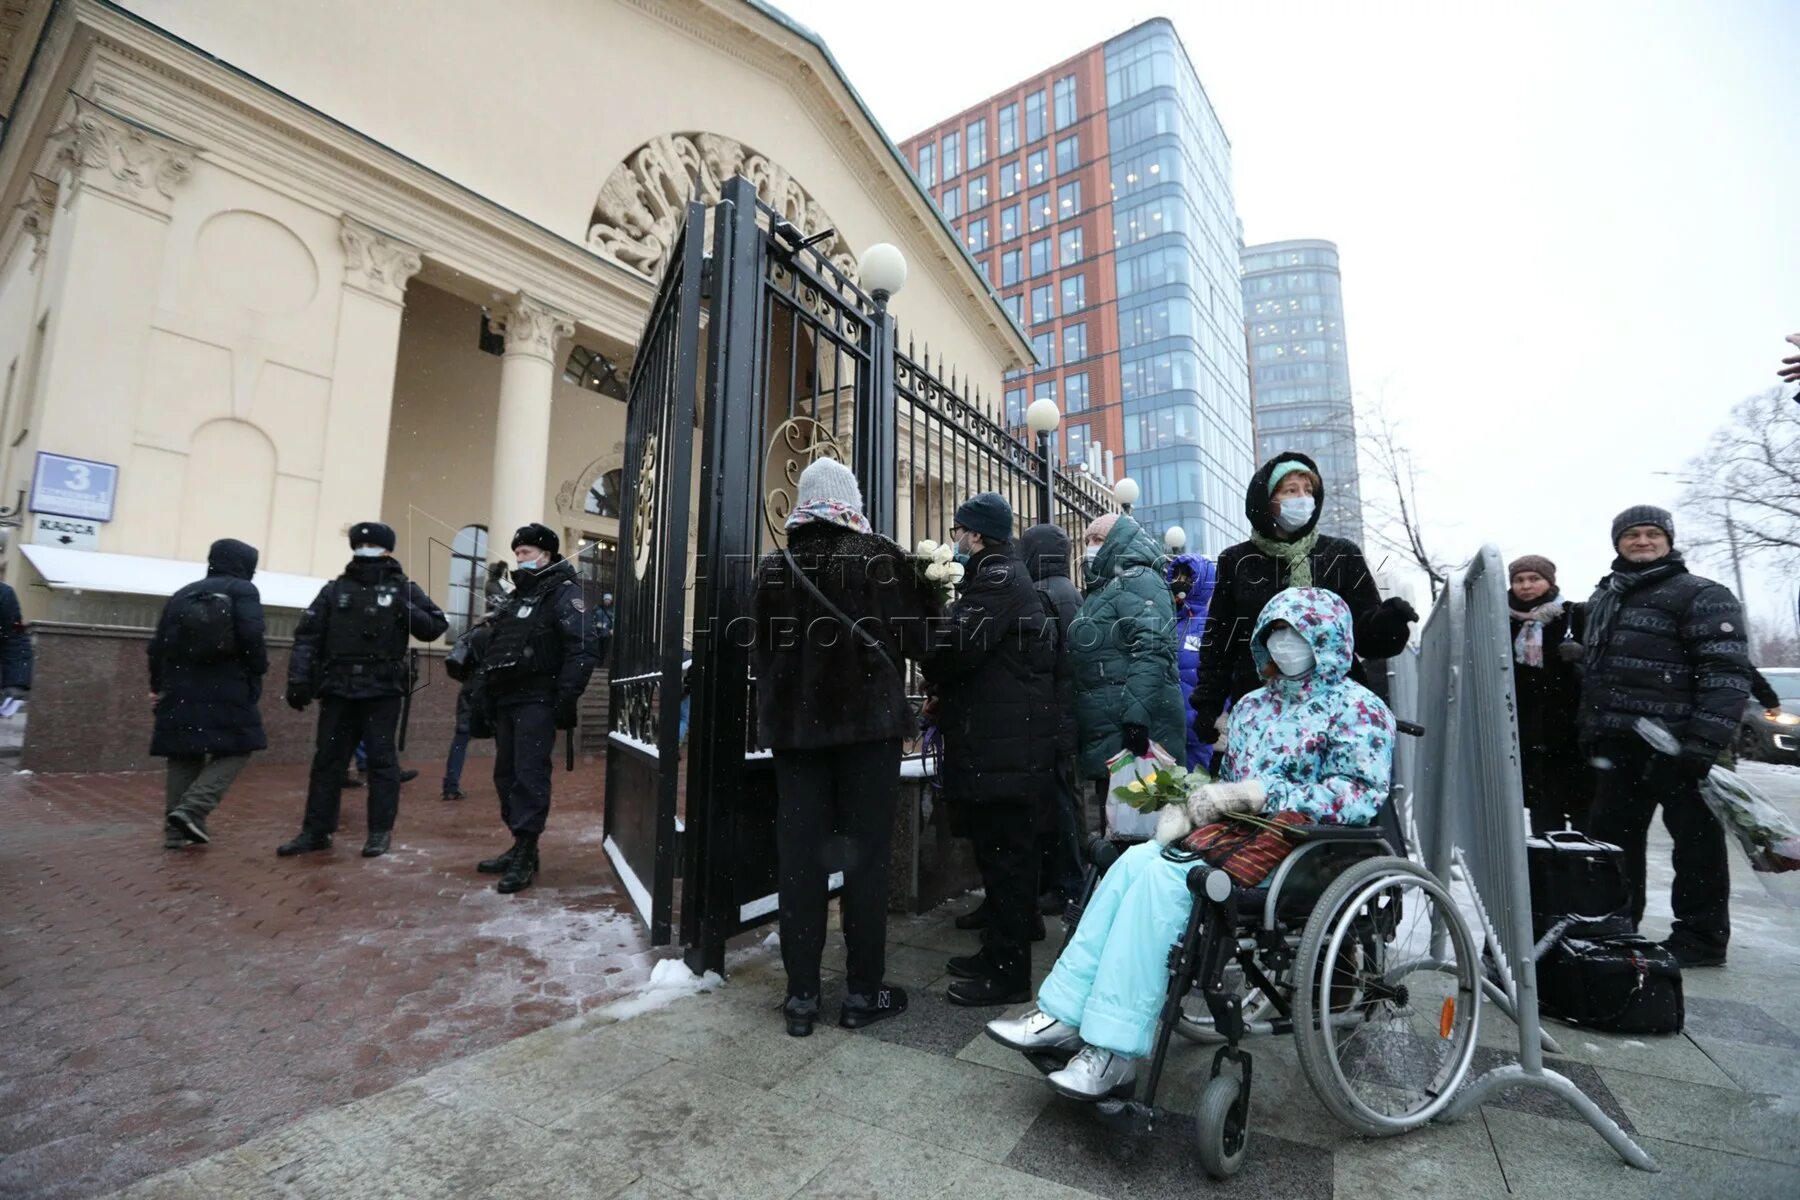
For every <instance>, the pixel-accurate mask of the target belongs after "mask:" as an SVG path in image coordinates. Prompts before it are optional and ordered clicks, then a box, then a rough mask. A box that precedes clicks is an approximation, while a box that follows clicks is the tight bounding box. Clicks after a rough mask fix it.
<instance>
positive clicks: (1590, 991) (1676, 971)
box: [1537, 933, 1687, 1033]
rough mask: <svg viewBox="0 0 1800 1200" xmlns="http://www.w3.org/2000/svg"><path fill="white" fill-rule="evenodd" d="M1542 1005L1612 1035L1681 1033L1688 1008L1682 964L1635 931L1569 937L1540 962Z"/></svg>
mask: <svg viewBox="0 0 1800 1200" xmlns="http://www.w3.org/2000/svg"><path fill="white" fill-rule="evenodd" d="M1537 987H1538V1008H1539V1010H1540V1011H1542V1012H1543V1013H1544V1014H1545V1015H1546V1016H1551V1017H1555V1018H1556V1019H1557V1020H1559V1021H1566V1022H1568V1023H1569V1024H1571V1025H1580V1026H1582V1027H1584V1028H1587V1029H1598V1030H1602V1031H1604V1032H1607V1033H1680V1032H1681V1027H1682V1025H1683V1024H1684V1023H1685V1022H1686V1019H1687V1011H1686V1007H1685V1006H1684V1004H1683V1002H1682V995H1681V964H1680V963H1679V962H1677V961H1676V959H1675V956H1674V955H1673V954H1671V953H1670V952H1669V951H1668V949H1667V948H1665V947H1663V946H1660V945H1658V944H1657V943H1655V942H1653V941H1651V940H1650V939H1649V938H1646V937H1641V936H1639V935H1638V934H1635V933H1626V934H1618V935H1614V936H1610V937H1596V938H1580V937H1566V938H1563V939H1561V940H1560V941H1557V942H1555V943H1553V944H1552V945H1551V946H1550V947H1549V948H1548V949H1547V950H1545V952H1544V955H1543V957H1542V958H1540V959H1539V960H1538V964H1537Z"/></svg>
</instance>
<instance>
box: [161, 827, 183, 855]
mask: <svg viewBox="0 0 1800 1200" xmlns="http://www.w3.org/2000/svg"><path fill="white" fill-rule="evenodd" d="M187 846H188V840H187V838H185V837H183V836H182V835H181V834H179V833H176V832H175V831H174V830H173V829H171V830H168V831H167V832H165V833H164V834H163V849H164V850H186V849H187Z"/></svg>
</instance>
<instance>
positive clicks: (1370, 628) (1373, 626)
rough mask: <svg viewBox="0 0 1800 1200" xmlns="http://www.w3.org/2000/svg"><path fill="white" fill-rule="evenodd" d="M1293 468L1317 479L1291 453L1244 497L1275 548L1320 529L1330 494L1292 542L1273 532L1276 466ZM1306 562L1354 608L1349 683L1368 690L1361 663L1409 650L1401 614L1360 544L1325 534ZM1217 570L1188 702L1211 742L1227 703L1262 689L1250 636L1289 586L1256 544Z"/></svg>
mask: <svg viewBox="0 0 1800 1200" xmlns="http://www.w3.org/2000/svg"><path fill="white" fill-rule="evenodd" d="M1289 461H1292V462H1298V463H1301V464H1303V465H1304V466H1305V467H1306V468H1307V470H1309V471H1311V472H1312V473H1313V474H1315V475H1317V474H1318V473H1319V468H1318V466H1317V465H1316V464H1315V463H1314V462H1313V460H1312V459H1310V458H1308V457H1307V456H1306V455H1304V454H1300V453H1297V452H1296V451H1292V450H1288V451H1284V452H1283V453H1281V454H1277V455H1276V456H1275V457H1274V458H1272V459H1270V460H1269V461H1268V462H1266V463H1264V464H1263V465H1262V469H1261V470H1259V471H1257V473H1256V474H1255V476H1253V477H1252V478H1251V480H1250V486H1249V487H1248V488H1246V489H1245V490H1244V516H1245V517H1246V518H1248V519H1249V521H1250V527H1251V528H1252V529H1254V530H1256V531H1257V532H1258V533H1260V534H1262V535H1263V536H1264V537H1267V538H1274V539H1276V540H1278V541H1297V540H1299V539H1300V538H1303V537H1305V536H1306V535H1307V534H1309V533H1311V532H1312V531H1313V530H1314V529H1315V528H1317V526H1318V524H1319V516H1320V515H1321V514H1322V513H1323V512H1324V511H1325V493H1324V489H1323V488H1321V489H1320V494H1319V496H1318V497H1317V501H1318V503H1317V504H1316V505H1315V507H1314V508H1313V517H1312V522H1311V523H1310V524H1308V525H1307V526H1306V527H1305V528H1304V529H1301V530H1300V531H1299V532H1298V533H1295V534H1293V535H1292V536H1291V537H1289V536H1288V535H1285V534H1283V533H1282V532H1281V531H1280V529H1278V528H1277V527H1276V525H1275V521H1274V519H1273V518H1271V517H1270V516H1269V475H1270V473H1271V472H1273V471H1274V469H1275V467H1276V466H1277V464H1279V463H1283V462H1289ZM1307 557H1308V558H1310V559H1311V560H1312V586H1313V587H1316V588H1324V589H1325V590H1326V591H1328V592H1335V593H1336V594H1337V596H1338V597H1339V599H1341V600H1343V602H1344V603H1345V604H1347V605H1349V607H1350V622H1351V636H1352V637H1353V639H1354V641H1355V648H1356V656H1357V661H1356V662H1354V663H1353V664H1352V665H1351V668H1350V678H1351V679H1353V680H1355V681H1356V682H1358V683H1364V684H1366V683H1367V677H1366V676H1365V674H1364V672H1363V669H1362V662H1361V660H1362V659H1368V658H1391V657H1392V656H1393V655H1396V654H1398V653H1400V651H1401V650H1403V649H1405V648H1406V639H1407V623H1406V621H1405V620H1404V619H1403V617H1402V614H1401V613H1399V612H1397V611H1396V610H1395V609H1394V608H1392V607H1389V606H1387V605H1384V604H1383V603H1382V600H1381V592H1380V590H1379V589H1378V588H1376V586H1375V576H1374V574H1373V573H1372V572H1371V571H1370V570H1369V564H1368V563H1367V561H1365V560H1364V558H1363V552H1362V549H1361V548H1360V547H1359V546H1357V544H1356V543H1355V542H1352V541H1347V540H1345V539H1344V538H1337V537H1331V536H1329V535H1320V537H1319V540H1318V541H1317V542H1316V543H1315V544H1314V546H1313V550H1312V553H1311V554H1309V555H1308V556H1307ZM1218 566H1219V570H1218V578H1217V579H1216V580H1215V581H1214V584H1213V594H1212V604H1211V607H1210V608H1209V609H1208V610H1207V615H1206V632H1205V634H1204V635H1203V636H1202V639H1201V643H1200V669H1199V676H1198V679H1197V680H1196V682H1195V684H1194V690H1193V692H1192V693H1190V694H1189V696H1188V703H1189V704H1191V705H1192V706H1193V709H1194V712H1195V719H1194V727H1195V729H1196V730H1197V731H1198V732H1199V733H1200V735H1201V737H1202V738H1203V739H1205V740H1209V741H1210V740H1211V739H1212V738H1213V737H1214V736H1215V735H1214V733H1213V723H1214V722H1215V721H1216V720H1217V719H1218V716H1219V714H1220V713H1221V712H1223V711H1224V709H1225V705H1226V703H1227V702H1228V701H1233V700H1236V699H1238V698H1239V697H1241V696H1243V695H1245V694H1247V693H1249V692H1252V691H1255V690H1256V689H1257V688H1259V687H1261V686H1262V680H1261V679H1260V678H1258V676H1257V673H1256V662H1255V660H1254V659H1252V658H1251V656H1250V632H1251V630H1253V629H1254V628H1255V627H1256V618H1257V617H1258V616H1259V615H1260V614H1261V613H1262V610H1263V606H1264V605H1266V604H1267V603H1268V602H1269V601H1270V600H1273V599H1274V598H1275V594H1276V593H1277V592H1280V591H1283V590H1284V589H1286V588H1287V587H1288V586H1289V583H1288V569H1287V567H1286V565H1285V564H1283V563H1282V562H1280V561H1279V560H1278V559H1275V558H1272V557H1271V556H1269V555H1268V554H1265V553H1264V552H1263V551H1261V550H1260V549H1258V548H1257V546H1256V543H1255V542H1239V543H1238V544H1237V545H1235V546H1232V547H1231V548H1230V549H1228V550H1226V551H1225V552H1224V553H1223V554H1221V555H1219V564H1218Z"/></svg>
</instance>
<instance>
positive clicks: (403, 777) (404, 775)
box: [400, 769, 419, 783]
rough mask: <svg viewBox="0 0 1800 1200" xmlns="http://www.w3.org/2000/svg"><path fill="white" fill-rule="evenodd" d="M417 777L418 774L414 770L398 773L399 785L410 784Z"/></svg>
mask: <svg viewBox="0 0 1800 1200" xmlns="http://www.w3.org/2000/svg"><path fill="white" fill-rule="evenodd" d="M418 777H419V773H418V772H417V771H414V770H410V769H409V770H405V771H402V772H400V782H401V783H411V782H412V781H413V780H415V779H417V778H418Z"/></svg>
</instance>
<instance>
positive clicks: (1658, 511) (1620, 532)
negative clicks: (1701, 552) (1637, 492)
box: [1612, 504, 1675, 550]
mask: <svg viewBox="0 0 1800 1200" xmlns="http://www.w3.org/2000/svg"><path fill="white" fill-rule="evenodd" d="M1633 525H1654V526H1656V527H1657V528H1658V529H1660V530H1662V531H1663V532H1664V533H1666V534H1668V535H1669V545H1671V546H1673V545H1674V544H1675V515H1674V514H1673V513H1671V512H1670V511H1669V510H1668V509H1666V508H1658V507H1656V505H1654V504H1634V505H1632V506H1631V507H1630V508H1628V509H1626V510H1625V511H1624V512H1622V513H1620V514H1619V515H1618V516H1616V517H1614V518H1613V524H1612V540H1613V549H1615V550H1617V549H1618V548H1619V539H1620V538H1621V537H1623V536H1624V534H1625V531H1626V530H1627V529H1630V528H1631V527H1632V526H1633Z"/></svg>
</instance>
